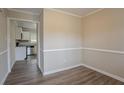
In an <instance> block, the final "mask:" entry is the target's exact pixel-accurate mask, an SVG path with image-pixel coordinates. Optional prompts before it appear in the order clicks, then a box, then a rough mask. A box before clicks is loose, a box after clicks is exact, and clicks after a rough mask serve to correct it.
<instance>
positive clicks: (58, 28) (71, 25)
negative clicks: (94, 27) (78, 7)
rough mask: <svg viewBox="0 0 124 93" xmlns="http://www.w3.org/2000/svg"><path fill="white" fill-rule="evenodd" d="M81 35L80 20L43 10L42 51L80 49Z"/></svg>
mask: <svg viewBox="0 0 124 93" xmlns="http://www.w3.org/2000/svg"><path fill="white" fill-rule="evenodd" d="M81 33H82V21H81V18H78V17H75V16H70V15H66V14H63V13H60V12H55V11H53V10H48V9H45V10H44V49H62V48H78V47H81V46H82V43H83V42H82V36H81Z"/></svg>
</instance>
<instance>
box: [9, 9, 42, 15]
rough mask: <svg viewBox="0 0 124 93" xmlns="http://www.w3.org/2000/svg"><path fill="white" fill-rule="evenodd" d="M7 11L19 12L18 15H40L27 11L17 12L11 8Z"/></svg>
mask: <svg viewBox="0 0 124 93" xmlns="http://www.w3.org/2000/svg"><path fill="white" fill-rule="evenodd" d="M7 9H8V10H9V11H14V12H20V13H25V14H30V15H40V13H39V14H38V13H32V12H29V11H23V10H17V9H12V8H7Z"/></svg>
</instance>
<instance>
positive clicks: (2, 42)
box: [0, 9, 8, 84]
mask: <svg viewBox="0 0 124 93" xmlns="http://www.w3.org/2000/svg"><path fill="white" fill-rule="evenodd" d="M7 62H8V60H7V16H6V13H5V10H4V9H3V12H0V84H3V83H4V80H5V78H6V76H7V73H8V63H7Z"/></svg>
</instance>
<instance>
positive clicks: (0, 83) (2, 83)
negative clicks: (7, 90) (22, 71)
mask: <svg viewBox="0 0 124 93" xmlns="http://www.w3.org/2000/svg"><path fill="white" fill-rule="evenodd" d="M8 74H9V72H8V71H7V73H6V75H5V76H4V78H3V80H2V81H1V82H0V85H4V82H5V80H6V78H7V76H8Z"/></svg>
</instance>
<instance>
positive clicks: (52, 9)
mask: <svg viewBox="0 0 124 93" xmlns="http://www.w3.org/2000/svg"><path fill="white" fill-rule="evenodd" d="M45 9H47V10H51V11H55V12H59V13H63V14H66V15H70V16H75V17H79V18H82V16H79V15H76V14H74V13H69V12H65V11H62V10H59V9H54V8H45Z"/></svg>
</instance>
